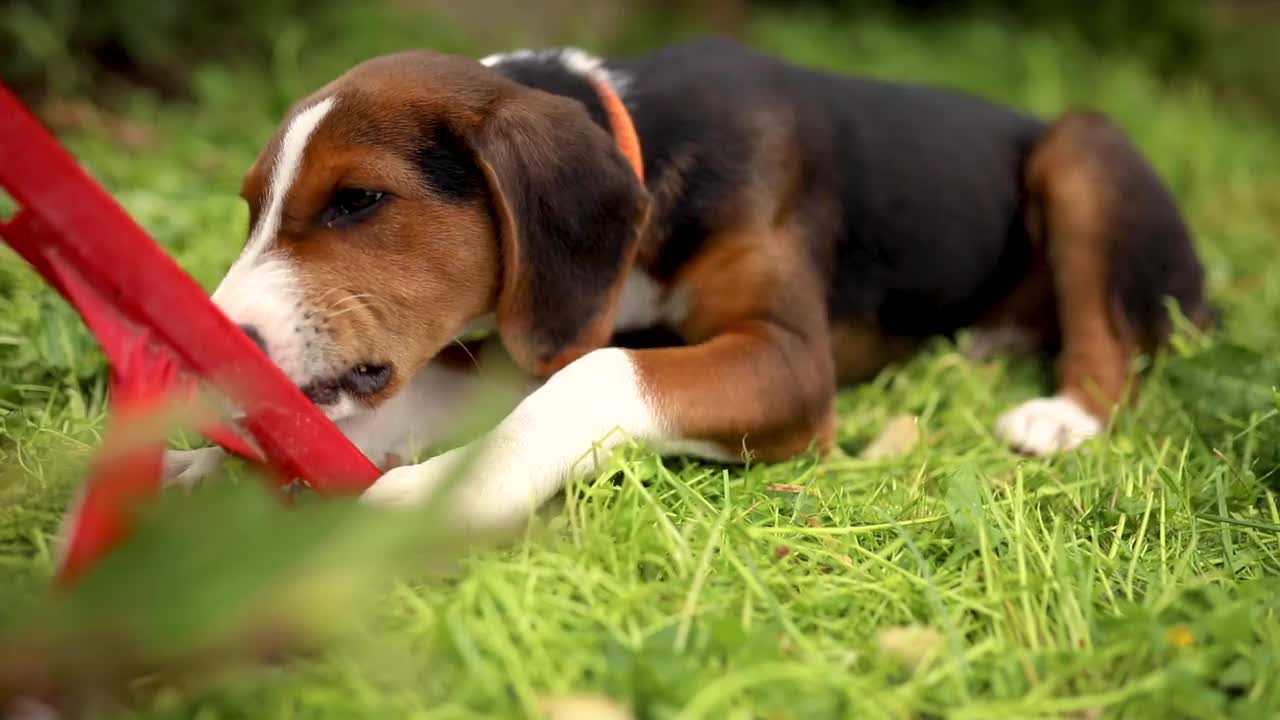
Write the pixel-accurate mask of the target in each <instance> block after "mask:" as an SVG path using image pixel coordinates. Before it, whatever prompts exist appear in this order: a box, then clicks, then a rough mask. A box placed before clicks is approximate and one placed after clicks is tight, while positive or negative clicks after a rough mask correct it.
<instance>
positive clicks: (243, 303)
mask: <svg viewBox="0 0 1280 720" xmlns="http://www.w3.org/2000/svg"><path fill="white" fill-rule="evenodd" d="M336 103H337V97H336V96H329V97H327V98H325V99H323V100H321V101H319V102H317V103H315V104H314V105H311V106H310V107H308V108H306V109H305V110H302V111H301V112H299V113H297V114H295V115H294V116H293V119H292V120H290V121H289V125H288V127H287V128H286V129H285V133H284V137H283V138H282V139H281V141H280V149H279V151H278V152H277V153H276V157H275V158H274V160H273V162H272V164H271V173H270V176H269V179H268V181H267V198H266V203H265V206H264V208H263V211H262V213H261V214H260V215H259V217H258V223H257V225H256V226H255V227H254V228H253V230H252V232H251V233H250V235H249V242H247V243H245V247H244V250H243V252H241V254H240V257H239V258H237V259H236V261H235V263H233V264H232V265H231V269H230V270H228V271H227V274H226V276H225V277H223V278H222V282H220V283H219V284H218V288H217V289H216V290H214V292H213V297H212V300H213V303H214V304H215V305H217V306H218V307H219V308H220V309H221V310H222V311H223V312H224V313H226V314H227V316H228V317H230V318H231V320H232V321H233V322H236V323H240V324H250V325H253V326H255V327H256V328H257V329H258V331H259V332H260V333H261V334H262V336H263V337H264V338H266V341H267V348H268V352H270V354H271V359H272V360H273V361H275V363H276V364H277V365H279V366H280V368H281V369H282V370H284V371H285V373H286V374H287V375H289V377H291V378H293V379H294V380H296V381H301V380H305V379H307V374H308V371H309V368H308V367H307V364H308V359H307V358H305V357H302V355H303V350H302V346H303V345H304V338H303V337H302V336H301V335H302V333H307V332H310V328H307V327H304V325H305V324H304V323H302V322H300V321H301V319H302V318H301V317H300V316H301V313H300V312H299V310H298V302H299V301H300V299H301V289H300V282H299V279H298V273H297V269H296V268H294V267H293V266H292V265H290V264H289V263H287V262H285V261H283V260H280V259H276V258H273V257H272V254H271V252H270V251H271V246H272V244H273V242H274V241H275V238H276V234H277V233H278V232H279V231H280V221H281V216H282V215H283V213H284V204H285V200H286V199H287V198H288V195H289V190H290V189H291V188H292V187H293V183H294V181H295V180H297V178H298V172H299V170H300V169H301V167H302V160H303V158H304V156H305V155H306V150H307V144H308V142H309V141H310V139H311V136H312V135H313V134H314V133H315V131H316V128H317V127H319V125H320V123H321V121H323V120H324V118H325V116H326V115H328V114H329V111H331V110H332V109H333V107H334V105H335V104H336Z"/></svg>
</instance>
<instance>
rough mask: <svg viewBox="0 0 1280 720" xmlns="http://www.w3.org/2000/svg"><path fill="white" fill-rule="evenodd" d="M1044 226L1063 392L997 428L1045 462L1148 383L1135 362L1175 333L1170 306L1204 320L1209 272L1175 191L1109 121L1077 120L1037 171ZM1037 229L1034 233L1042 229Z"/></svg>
mask: <svg viewBox="0 0 1280 720" xmlns="http://www.w3.org/2000/svg"><path fill="white" fill-rule="evenodd" d="M1026 183H1027V189H1028V196H1029V198H1030V200H1029V202H1031V203H1033V204H1034V205H1033V208H1032V209H1033V210H1034V211H1037V212H1038V214H1039V216H1040V218H1041V219H1042V221H1043V222H1042V223H1041V225H1042V227H1041V230H1042V232H1041V234H1040V235H1041V236H1040V237H1038V238H1035V240H1036V241H1038V242H1039V243H1040V244H1041V246H1042V249H1043V252H1044V253H1045V258H1046V259H1047V262H1048V266H1049V271H1050V275H1051V276H1052V279H1053V293H1054V298H1055V305H1056V307H1057V312H1058V326H1059V328H1060V330H1061V335H1062V337H1061V341H1062V350H1061V354H1060V355H1059V357H1058V391H1057V393H1056V394H1055V395H1054V396H1053V397H1049V398H1041V399H1037V400H1032V401H1029V402H1027V403H1024V404H1023V405H1020V406H1018V407H1017V408H1014V409H1013V410H1011V411H1010V412H1008V413H1006V414H1005V415H1004V416H1003V417H1001V418H1000V420H999V422H998V424H997V432H998V434H999V435H1000V436H1001V437H1003V438H1004V439H1005V440H1006V441H1007V442H1009V443H1010V444H1011V445H1012V446H1013V447H1015V448H1017V449H1019V450H1021V451H1024V452H1028V453H1032V454H1036V455H1046V454H1050V453H1053V452H1057V451H1061V450H1068V449H1071V448H1074V447H1076V446H1077V445H1079V444H1080V443H1082V442H1084V441H1085V440H1087V439H1089V438H1090V437H1093V436H1095V435H1098V434H1099V433H1100V432H1101V431H1102V430H1103V428H1104V426H1105V424H1106V422H1107V421H1108V420H1109V418H1110V416H1111V414H1112V412H1113V411H1114V410H1115V409H1116V408H1117V407H1119V406H1120V405H1121V404H1122V403H1124V402H1125V400H1127V399H1128V398H1129V396H1130V395H1131V394H1132V392H1133V391H1134V390H1135V388H1136V384H1135V383H1136V378H1135V377H1133V375H1132V372H1131V370H1132V363H1133V359H1134V357H1135V356H1136V355H1137V354H1138V353H1139V352H1150V351H1154V350H1156V349H1157V348H1158V347H1159V346H1160V345H1161V344H1162V343H1163V342H1164V341H1165V340H1166V338H1167V336H1168V334H1169V329H1170V319H1169V317H1168V312H1167V310H1166V307H1165V299H1166V298H1168V297H1172V298H1174V299H1176V300H1177V301H1178V302H1179V303H1181V305H1182V307H1183V309H1184V312H1187V313H1188V314H1189V315H1191V316H1193V317H1195V316H1197V315H1199V314H1200V313H1201V312H1202V309H1203V308H1204V297H1203V273H1202V270H1201V267H1200V263H1199V261H1198V259H1197V258H1196V256H1195V252H1194V250H1193V248H1192V243H1191V237H1190V233H1189V232H1188V231H1187V228H1186V226H1185V224H1184V222H1183V220H1182V218H1181V216H1180V215H1179V213H1178V210H1177V208H1176V206H1175V204H1174V201H1173V199H1172V197H1171V196H1170V195H1169V192H1168V191H1167V190H1166V189H1165V188H1164V186H1163V185H1162V184H1161V182H1160V180H1159V179H1158V178H1157V177H1156V174H1155V172H1154V171H1153V170H1152V169H1151V167H1150V166H1149V165H1148V164H1147V163H1146V161H1145V160H1144V159H1143V158H1142V156H1141V155H1140V154H1139V153H1138V151H1137V150H1136V149H1135V148H1134V147H1133V146H1132V145H1131V144H1130V142H1129V141H1128V139H1127V138H1126V137H1125V136H1124V134H1123V133H1122V132H1121V130H1120V129H1119V128H1117V127H1116V126H1115V125H1113V124H1112V123H1111V122H1110V121H1108V120H1107V119H1105V118H1103V117H1102V116H1100V115H1096V114H1091V113H1075V114H1070V115H1067V116H1066V117H1064V118H1062V119H1061V120H1060V121H1059V122H1058V123H1056V124H1055V125H1054V126H1053V127H1052V128H1050V129H1049V130H1048V132H1047V133H1046V134H1045V136H1044V137H1043V138H1042V139H1041V140H1040V142H1039V143H1038V145H1037V147H1036V148H1035V150H1034V151H1033V153H1032V155H1031V158H1030V161H1029V162H1028V164H1027V169H1026ZM1033 229H1034V228H1033Z"/></svg>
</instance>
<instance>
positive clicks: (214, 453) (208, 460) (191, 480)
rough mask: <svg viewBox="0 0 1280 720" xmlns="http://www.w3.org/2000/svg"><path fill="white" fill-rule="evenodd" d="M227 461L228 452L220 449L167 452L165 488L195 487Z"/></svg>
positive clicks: (164, 474) (209, 448)
mask: <svg viewBox="0 0 1280 720" xmlns="http://www.w3.org/2000/svg"><path fill="white" fill-rule="evenodd" d="M226 459H227V451H226V450H223V449H222V448H220V447H207V448H199V449H197V450H165V451H164V471H163V473H162V477H163V478H164V485H165V487H175V486H177V487H184V488H190V487H194V486H195V484H196V483H198V482H200V481H201V480H203V479H205V478H206V477H209V476H210V475H212V474H213V473H214V472H215V471H216V470H217V469H218V467H219V466H220V465H222V463H223V461H224V460H226Z"/></svg>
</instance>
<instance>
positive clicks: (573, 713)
mask: <svg viewBox="0 0 1280 720" xmlns="http://www.w3.org/2000/svg"><path fill="white" fill-rule="evenodd" d="M539 705H540V706H541V709H542V714H543V716H544V717H546V718H547V720H632V718H633V716H632V714H631V711H630V710H628V709H627V708H626V706H624V705H622V704H621V703H619V702H618V701H616V700H613V699H611V698H607V697H605V696H603V695H586V694H582V695H559V696H554V697H549V698H544V699H543V700H542V701H541V702H540V703H539Z"/></svg>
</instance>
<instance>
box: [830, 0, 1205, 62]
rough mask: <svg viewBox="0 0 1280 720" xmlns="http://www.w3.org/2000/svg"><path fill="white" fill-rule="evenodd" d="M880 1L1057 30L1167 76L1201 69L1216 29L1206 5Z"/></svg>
mask: <svg viewBox="0 0 1280 720" xmlns="http://www.w3.org/2000/svg"><path fill="white" fill-rule="evenodd" d="M879 1H880V2H882V3H884V4H885V5H887V6H889V7H891V8H893V9H895V10H899V11H905V12H908V13H913V14H919V15H934V16H936V15H941V14H958V13H965V14H983V15H988V16H994V17H1002V18H1005V19H1007V20H1009V21H1011V22H1014V23H1016V24H1022V25H1027V26H1033V27H1037V28H1058V29H1062V30H1065V31H1068V32H1074V33H1076V34H1078V35H1079V36H1080V37H1081V38H1082V39H1083V40H1085V41H1086V42H1087V43H1089V44H1090V45H1093V46H1094V47H1097V48H1099V49H1103V50H1106V51H1115V52H1119V53H1124V54H1128V55H1132V56H1137V57H1140V58H1142V59H1143V60H1145V61H1147V62H1149V63H1151V64H1152V65H1154V66H1155V67H1156V68H1158V69H1160V70H1162V71H1165V72H1173V71H1182V70H1187V69H1190V68H1192V67H1196V66H1198V65H1199V64H1200V63H1201V62H1202V60H1203V58H1204V56H1205V53H1206V50H1207V48H1208V44H1209V39H1210V30H1211V27H1212V23H1211V22H1210V16H1209V9H1210V2H1207V1H1206V0H1126V1H1125V2H1102V3H1081V2H1076V1H1075V0H879ZM834 2H835V3H836V4H838V5H847V6H849V7H853V8H860V7H866V6H867V5H868V2H867V0H834ZM874 2H876V0H872V3H874Z"/></svg>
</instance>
